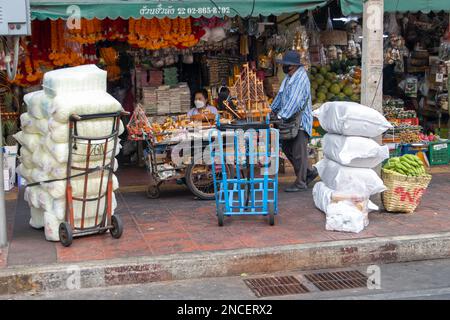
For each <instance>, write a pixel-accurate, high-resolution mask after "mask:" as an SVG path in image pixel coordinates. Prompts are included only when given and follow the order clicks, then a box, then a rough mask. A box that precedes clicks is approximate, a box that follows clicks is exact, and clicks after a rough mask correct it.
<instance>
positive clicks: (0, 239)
mask: <svg viewBox="0 0 450 320" xmlns="http://www.w3.org/2000/svg"><path fill="white" fill-rule="evenodd" d="M0 130H2V132H3V126H2V117H1V115H0ZM3 157H4V151H3V137H1V139H0V248H1V247H5V246H6V245H7V244H8V236H7V234H6V230H7V228H6V210H5V182H4V180H3V179H4V177H3Z"/></svg>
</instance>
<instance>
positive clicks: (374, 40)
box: [361, 0, 384, 204]
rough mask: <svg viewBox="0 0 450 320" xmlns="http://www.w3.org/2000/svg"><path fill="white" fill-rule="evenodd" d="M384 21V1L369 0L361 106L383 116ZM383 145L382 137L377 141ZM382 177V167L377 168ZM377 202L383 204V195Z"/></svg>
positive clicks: (363, 44)
mask: <svg viewBox="0 0 450 320" xmlns="http://www.w3.org/2000/svg"><path fill="white" fill-rule="evenodd" d="M383 20H384V0H367V1H365V2H364V11H363V43H362V61H361V62H362V63H361V64H362V74H361V104H362V105H365V106H368V107H370V108H373V109H375V110H377V111H378V112H380V113H381V114H383V31H384V30H383V29H384V28H383ZM375 140H376V141H377V142H378V143H379V144H381V143H382V140H383V139H382V136H379V137H377V138H376V139H375ZM375 171H376V172H377V174H378V175H381V166H378V167H377V168H375ZM373 200H374V201H375V202H377V203H379V204H381V195H379V194H378V195H377V196H376V198H375V199H373Z"/></svg>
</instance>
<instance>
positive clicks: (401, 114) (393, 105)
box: [383, 98, 417, 119]
mask: <svg viewBox="0 0 450 320" xmlns="http://www.w3.org/2000/svg"><path fill="white" fill-rule="evenodd" d="M383 114H384V116H385V117H386V118H388V119H411V118H417V113H416V111H415V110H405V104H404V102H403V100H401V99H390V98H387V99H385V100H384V101H383Z"/></svg>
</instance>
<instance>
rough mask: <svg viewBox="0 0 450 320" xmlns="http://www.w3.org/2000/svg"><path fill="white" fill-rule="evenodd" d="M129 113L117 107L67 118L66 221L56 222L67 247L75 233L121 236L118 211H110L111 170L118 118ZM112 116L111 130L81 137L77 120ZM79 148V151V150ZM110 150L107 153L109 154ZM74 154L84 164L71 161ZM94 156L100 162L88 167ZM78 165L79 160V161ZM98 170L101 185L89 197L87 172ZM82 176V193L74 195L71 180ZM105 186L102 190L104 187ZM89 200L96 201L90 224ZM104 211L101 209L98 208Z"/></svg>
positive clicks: (61, 238)
mask: <svg viewBox="0 0 450 320" xmlns="http://www.w3.org/2000/svg"><path fill="white" fill-rule="evenodd" d="M125 115H129V113H128V112H124V111H120V112H115V113H102V114H92V115H77V114H73V115H71V116H70V119H69V157H68V162H67V186H66V216H65V221H64V222H62V223H61V224H60V225H59V237H60V241H61V244H62V245H63V246H65V247H68V246H70V245H71V244H72V241H73V238H74V237H76V236H84V235H90V234H95V233H98V234H101V233H105V232H106V231H107V230H109V231H110V233H111V236H112V237H113V238H115V239H118V238H120V237H121V236H122V232H123V224H122V220H121V219H120V217H119V216H117V215H112V210H113V208H112V196H113V182H112V177H113V172H114V161H115V154H116V148H117V144H118V136H119V128H120V118H121V116H125ZM96 119H97V120H100V119H103V120H104V119H111V120H112V121H111V122H112V126H111V133H110V134H108V135H106V136H102V137H83V136H80V135H79V134H78V128H77V124H78V123H79V122H82V121H88V120H96ZM111 145H112V148H111ZM78 150H79V151H78ZM109 153H110V155H108V154H109ZM74 156H76V157H77V158H78V157H83V158H85V159H86V160H85V163H84V166H83V167H82V166H77V163H76V162H73V158H74ZM94 156H97V158H99V157H101V163H102V165H101V166H96V167H95V168H94V167H91V166H90V164H91V160H92V158H93V157H94ZM78 165H79V162H78ZM72 170H76V171H78V172H81V173H78V174H76V175H73V174H72ZM93 173H100V185H99V190H98V193H97V194H96V196H95V197H88V194H87V192H88V184H89V175H90V174H93ZM105 173H106V174H107V183H106V188H104V187H103V186H104V185H105V184H104V181H103V179H104V177H105ZM80 176H81V177H82V176H84V187H83V190H82V194H83V196H82V197H75V196H74V195H73V189H72V184H71V181H72V179H73V178H74V177H80ZM104 189H105V190H104ZM102 200H103V201H104V208H103V209H101V208H100V202H101V201H102ZM74 202H79V203H81V207H82V210H81V219H80V222H79V224H76V223H75V215H77V216H78V215H79V213H78V212H77V213H75V212H74ZM88 203H96V205H95V204H94V206H96V211H95V223H94V225H93V226H86V223H85V219H86V216H87V215H88V213H89V216H92V213H91V212H88V210H87V204H88ZM101 211H103V212H101Z"/></svg>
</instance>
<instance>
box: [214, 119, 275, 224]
mask: <svg viewBox="0 0 450 320" xmlns="http://www.w3.org/2000/svg"><path fill="white" fill-rule="evenodd" d="M219 120H220V119H218V121H217V129H214V130H212V131H211V132H210V134H209V141H210V154H211V161H212V164H213V165H212V168H213V173H214V179H218V180H219V181H218V182H219V183H214V186H215V188H216V189H215V192H216V213H217V218H218V224H219V226H223V224H224V217H225V216H235V215H263V216H269V223H270V225H272V226H273V225H274V224H275V215H277V214H278V166H279V133H278V130H277V129H273V128H271V127H270V124H269V118H267V120H266V123H248V122H239V121H238V122H236V123H234V124H230V125H221V124H220V121H219ZM231 130H233V131H234V132H233V134H232V135H231V136H232V138H231V139H228V140H227V141H226V143H225V144H224V137H225V136H230V135H229V133H230V131H231ZM225 132H227V133H225ZM230 140H231V141H230ZM230 162H231V163H230ZM230 164H231V165H232V166H230ZM216 165H220V166H221V172H218V171H217V169H216ZM226 166H229V167H233V168H234V169H235V172H233V173H232V175H230V174H228V172H227V170H225V168H226ZM257 169H259V174H258V172H257ZM218 174H220V177H219V178H218Z"/></svg>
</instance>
